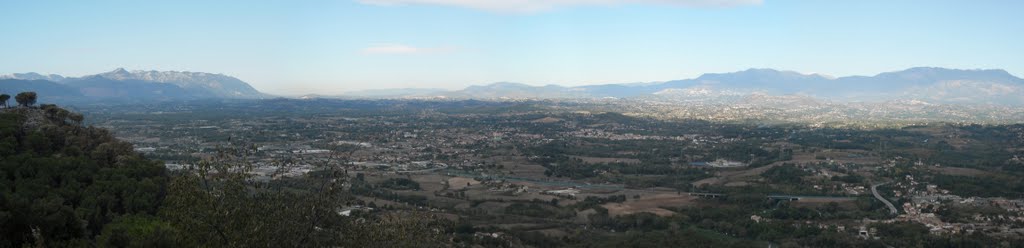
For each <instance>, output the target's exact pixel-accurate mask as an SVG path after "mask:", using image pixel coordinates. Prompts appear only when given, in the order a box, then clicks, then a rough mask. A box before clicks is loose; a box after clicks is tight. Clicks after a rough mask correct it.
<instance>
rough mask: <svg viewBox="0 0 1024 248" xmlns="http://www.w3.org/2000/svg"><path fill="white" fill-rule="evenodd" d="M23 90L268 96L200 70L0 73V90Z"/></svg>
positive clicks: (80, 95) (46, 96)
mask: <svg viewBox="0 0 1024 248" xmlns="http://www.w3.org/2000/svg"><path fill="white" fill-rule="evenodd" d="M23 91H35V92H36V93H38V94H39V102H55V103H77V102H90V101H104V102H149V101H166V100H195V99H219V98H234V99H259V98H268V97H270V96H269V95H267V94H264V93H261V92H259V91H257V90H256V89H254V88H253V87H252V86H250V85H249V84H248V83H246V82H244V81H242V80H239V79H237V78H234V77H230V76H226V75H223V74H212V73H203V72H179V71H141V70H135V71H128V70H125V69H123V68H118V69H115V70H113V71H110V72H105V73H100V74H95V75H88V76H83V77H77V78H76V77H64V76H61V75H56V74H50V75H42V74H38V73H31V72H30V73H14V74H10V75H3V76H0V92H5V93H8V92H9V93H8V94H10V93H17V92H23Z"/></svg>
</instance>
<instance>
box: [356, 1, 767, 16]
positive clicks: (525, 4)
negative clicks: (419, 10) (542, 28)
mask: <svg viewBox="0 0 1024 248" xmlns="http://www.w3.org/2000/svg"><path fill="white" fill-rule="evenodd" d="M356 1H358V2H360V3H364V4H372V5H381V6H402V5H442V6H455V7H463V8H471V9H480V10H487V11H495V12H514V13H527V12H538V11H546V10H552V9H556V8H563V7H573V6H594V5H603V6H611V5H624V4H647V5H665V6H680V7H737V6H747V5H758V4H761V3H762V2H763V0H356Z"/></svg>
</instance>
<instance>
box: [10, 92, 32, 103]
mask: <svg viewBox="0 0 1024 248" xmlns="http://www.w3.org/2000/svg"><path fill="white" fill-rule="evenodd" d="M14 101H17V102H18V105H20V106H23V107H29V106H32V105H33V104H36V93H35V92H32V91H28V92H21V93H18V95H17V96H14Z"/></svg>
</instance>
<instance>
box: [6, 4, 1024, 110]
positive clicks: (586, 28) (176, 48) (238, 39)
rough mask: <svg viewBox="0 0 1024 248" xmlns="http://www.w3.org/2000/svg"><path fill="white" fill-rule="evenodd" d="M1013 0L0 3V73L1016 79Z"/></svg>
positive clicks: (374, 80) (463, 79) (431, 84)
mask: <svg viewBox="0 0 1024 248" xmlns="http://www.w3.org/2000/svg"><path fill="white" fill-rule="evenodd" d="M1021 10H1024V1H1018V0H1007V1H997V0H992V1H967V0H964V1H944V0H929V1H923V0H901V1H891V0H851V1H843V0H830V1H788V0H547V1H538V0H351V1H349V0H334V1H302V0H296V1H277V0H275V1H258V0H248V1H229V0H226V1H208V0H202V1H192V0H175V1H134V0H121V1H105V0H97V1H72V0H68V1H47V0H38V1H16V0H0V13H2V14H0V58H2V59H0V74H9V73H21V72H39V73H46V74H48V73H55V74H61V75H65V76H82V75H89V74H96V73H101V72H106V71H110V70H113V69H115V68H119V67H123V68H126V69H129V70H175V71H200V72H210V73H222V74H226V75H231V76H234V77H237V78H239V79H242V80H244V81H246V82H249V83H250V84H251V85H253V87H255V88H256V89H258V90H261V91H264V92H267V93H271V94H280V95H301V94H311V93H315V94H339V93H343V92H350V91H358V90H364V89H386V88H445V89H459V88H463V87H466V86H469V85H482V84H489V83H493V82H519V83H525V84H531V85H547V84H558V85H564V86H573V85H589V84H604V83H633V82H657V81H668V80H675V79H686V78H694V77H697V76H699V75H701V74H703V73H714V72H731V71H740V70H744V69H748V68H774V69H781V70H793V71H798V72H803V73H821V74H827V75H832V76H848V75H875V74H878V73H881V72H887V71H898V70H903V69H906V68H910V67H917V66H938V67H948V68H959V69H977V68H984V69H1005V70H1007V71H1009V72H1010V73H1012V74H1014V75H1017V76H1022V75H1024V45H1021V44H1024V17H1021V16H1020V12H1021Z"/></svg>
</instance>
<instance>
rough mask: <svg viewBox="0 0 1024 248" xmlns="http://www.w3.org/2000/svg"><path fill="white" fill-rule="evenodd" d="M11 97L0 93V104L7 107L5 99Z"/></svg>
mask: <svg viewBox="0 0 1024 248" xmlns="http://www.w3.org/2000/svg"><path fill="white" fill-rule="evenodd" d="M10 99H11V95H8V94H0V106H4V107H7V100H10Z"/></svg>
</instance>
